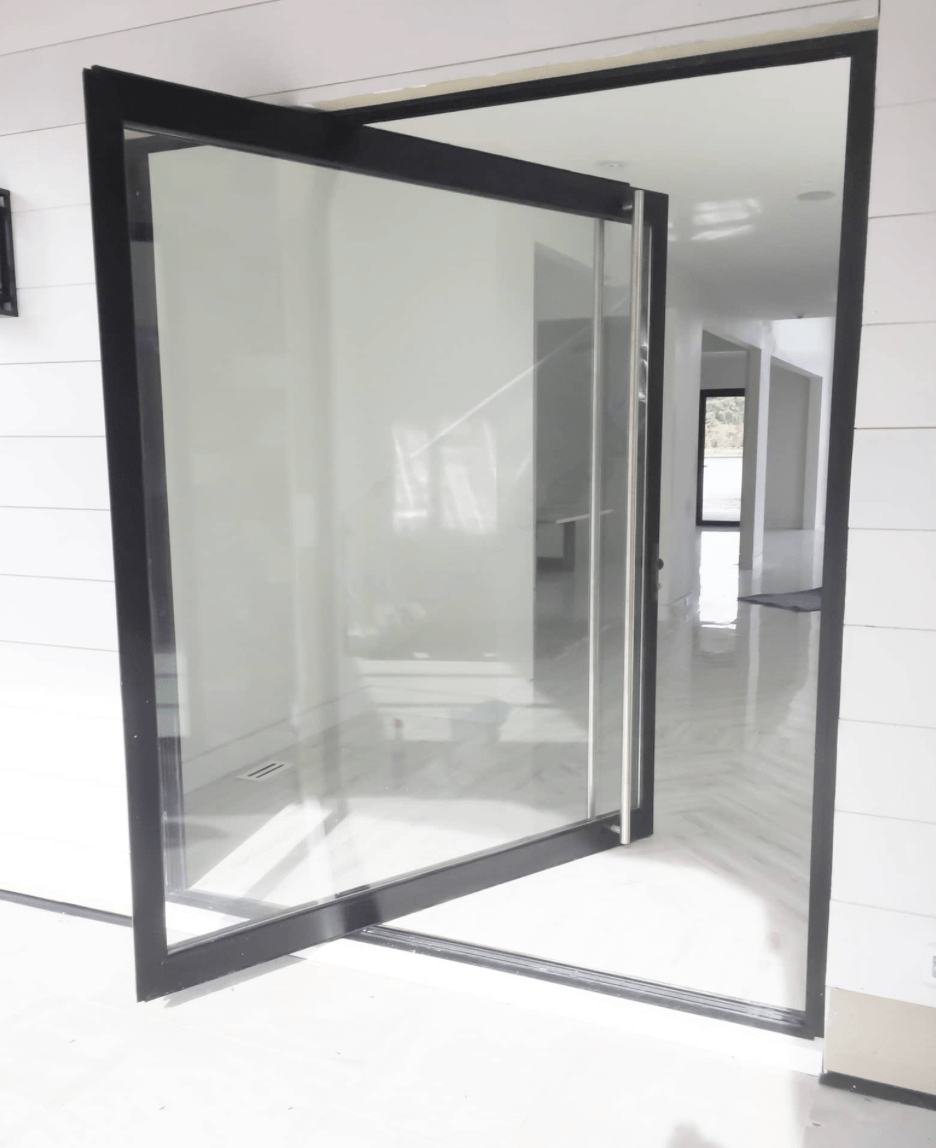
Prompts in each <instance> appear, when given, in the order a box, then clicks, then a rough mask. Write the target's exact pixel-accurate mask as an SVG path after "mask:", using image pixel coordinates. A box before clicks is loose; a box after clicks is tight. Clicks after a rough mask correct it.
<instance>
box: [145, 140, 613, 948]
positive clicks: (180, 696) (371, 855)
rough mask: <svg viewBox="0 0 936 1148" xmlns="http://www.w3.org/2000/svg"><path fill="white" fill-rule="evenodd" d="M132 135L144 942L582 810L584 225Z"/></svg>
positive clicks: (485, 845) (346, 885)
mask: <svg viewBox="0 0 936 1148" xmlns="http://www.w3.org/2000/svg"><path fill="white" fill-rule="evenodd" d="M137 134H138V133H137ZM157 142H161V143H162V144H163V145H166V144H169V141H156V140H150V141H149V142H148V143H147V144H145V145H144V143H143V142H142V141H139V140H137V141H136V143H135V145H134V146H137V147H140V148H143V147H144V146H145V147H146V148H147V154H146V155H145V156H144V157H143V158H142V159H141V160H140V164H141V165H142V166H141V169H140V170H142V171H143V172H144V173H148V182H149V193H150V195H151V204H152V207H151V215H152V219H151V224H152V227H151V231H148V230H147V229H146V228H145V227H143V228H136V229H135V231H134V235H135V241H134V245H133V246H134V261H135V263H134V268H135V276H136V280H137V298H136V300H135V303H136V309H137V321H138V328H139V330H138V336H139V343H140V348H141V351H140V354H141V368H142V373H143V378H144V384H145V386H146V387H148V388H149V390H148V392H147V397H146V399H145V402H146V403H147V405H148V410H147V415H148V417H147V420H146V422H147V427H148V431H147V434H148V441H147V443H146V451H147V459H148V467H149V479H148V481H149V487H150V491H149V493H150V498H151V500H152V504H153V506H154V508H155V510H156V511H157V513H155V514H154V522H155V523H156V526H155V527H154V528H153V530H154V537H153V546H154V549H155V551H156V552H157V553H158V554H161V555H162V556H163V561H162V563H161V564H160V562H159V561H157V562H156V563H155V564H154V568H153V575H152V577H153V591H152V593H153V614H154V619H155V621H156V627H157V630H158V632H159V635H161V637H160V644H161V649H160V651H159V655H158V657H159V663H158V665H157V673H158V675H159V680H160V682H161V686H162V690H163V695H162V697H161V701H160V720H161V734H162V741H161V744H162V747H163V773H164V786H163V788H164V792H165V794H166V817H165V824H166V835H165V836H166V850H167V871H168V874H169V880H170V885H171V890H170V891H171V894H173V895H175V897H176V899H177V897H178V895H179V894H184V893H185V892H186V891H187V892H188V894H189V900H190V901H191V900H196V901H197V900H199V899H200V901H201V903H202V904H206V905H207V904H214V905H215V906H216V907H217V908H218V909H219V913H218V914H214V913H212V914H206V915H200V914H199V913H197V912H196V913H193V912H191V911H190V910H188V909H186V907H185V906H179V905H173V904H170V910H169V920H170V930H171V934H170V935H171V938H172V939H175V940H179V939H180V938H183V937H184V936H186V935H188V936H191V935H193V934H195V935H198V934H204V933H206V932H210V931H212V930H214V929H216V928H218V927H220V926H222V925H223V924H225V923H227V921H228V920H231V919H235V918H238V917H239V918H240V919H244V918H249V917H252V916H260V915H263V914H264V913H267V912H276V911H278V910H280V909H282V908H292V907H295V906H298V905H303V904H308V903H312V902H316V901H321V900H326V899H329V898H331V897H333V896H335V895H337V894H339V893H342V892H345V891H349V890H352V889H356V888H360V887H364V886H372V885H375V884H379V883H381V882H385V881H388V880H391V879H394V878H398V877H400V876H402V875H405V874H410V873H414V872H418V871H420V870H424V869H427V868H429V867H433V866H437V865H439V864H442V863H445V862H449V861H452V860H454V859H457V858H460V857H464V856H467V855H471V854H475V853H478V852H479V851H484V850H488V849H491V848H496V847H500V846H503V845H505V844H509V843H512V842H515V841H518V840H521V839H524V838H527V837H530V836H533V835H537V834H541V833H544V832H548V831H551V830H554V829H556V828H559V827H561V826H564V825H567V824H571V823H574V822H576V821H580V820H583V819H584V818H585V817H586V816H587V803H586V798H587V780H588V763H589V746H588V735H587V731H588V702H589V673H588V658H587V648H588V608H587V607H588V587H589V582H590V577H589V563H588V542H587V540H588V529H589V504H588V490H589V474H590V466H591V455H590V434H589V427H590V409H591V407H590V404H591V384H592V380H591V363H592V307H593V299H594V273H593V251H594V223H593V221H592V220H590V219H585V218H580V217H576V216H571V215H565V214H561V213H555V212H550V211H545V210H540V209H534V208H527V207H521V206H517V205H512V204H506V203H499V202H493V201H489V200H485V199H482V198H478V197H473V196H468V195H463V194H456V193H451V192H445V191H439V190H434V189H426V188H422V187H417V186H413V185H410V184H405V183H399V182H392V181H388V180H383V179H377V178H373V177H366V176H358V175H353V174H347V173H339V172H335V171H330V170H325V169H320V168H317V167H314V166H311V165H307V164H301V163H296V162H292V161H287V160H279V159H273V158H269V157H263V156H257V155H252V154H246V153H241V152H237V151H233V150H228V149H224V148H218V147H207V146H181V147H180V146H178V144H176V145H171V144H170V145H169V147H168V148H167V149H166V150H158V149H156V150H153V145H155V144H156V143H157ZM140 170H137V172H136V174H134V171H133V165H132V164H131V168H130V171H131V174H130V179H131V191H132V193H133V195H134V196H136V195H137V193H138V192H139V190H140V187H141V186H142V184H143V183H145V182H146V181H145V179H144V180H142V181H141V175H140ZM134 210H137V209H136V208H134ZM614 276H619V272H618V271H617V270H615V271H614V275H613V276H612V279H611V280H609V282H611V283H612V285H613V286H614V288H615V290H623V288H622V286H621V283H622V281H620V280H619V278H615V277H614ZM623 282H626V280H625V281H623ZM615 299H616V304H615V306H616V307H618V309H619V312H620V314H621V315H623V311H624V304H625V298H624V295H622V294H618V295H616V296H615ZM615 317H617V313H616V316H615ZM607 337H608V338H611V337H612V336H611V335H610V334H609V335H608V336H607ZM614 337H615V338H616V337H617V336H614ZM157 350H158V370H159V375H158V377H159V380H160V385H161V418H160V417H159V415H160V411H159V402H158V397H157V396H156V391H155V385H154V380H155V378H156V376H155V374H154V364H155V362H156V360H155V357H154V356H155V353H156V352H157ZM611 357H612V358H613V359H615V360H616V359H617V353H616V352H614V353H613V354H612V356H611ZM618 385H619V381H618V382H616V383H615V387H616V386H618ZM616 393H617V392H616V390H615V388H614V387H611V388H609V389H608V395H607V399H606V401H607V402H608V403H609V404H611V405H612V407H613V405H614V404H615V403H616V401H617V400H616V398H615V395H616ZM609 409H611V408H610V407H609ZM612 438H613V436H612ZM615 442H616V440H614V441H612V442H611V443H610V444H609V445H608V446H607V448H606V451H605V455H606V463H605V465H606V467H610V468H611V472H612V473H615V474H616V471H615V469H614V468H615V466H616V463H615V459H616V457H617V453H616V452H617V446H616V445H615ZM160 508H161V509H162V510H163V511H164V515H163V516H162V519H163V522H164V526H163V527H160V526H159V523H160V520H161V515H160V514H159V513H158V512H159V510H160ZM608 509H609V510H613V507H609V508H608ZM612 518H613V514H610V515H609V518H608V521H609V524H610V523H611V520H612ZM611 549H612V548H611V546H610V543H608V545H607V547H606V552H607V553H608V554H610V553H611ZM608 560H609V561H610V559H608ZM615 560H616V561H618V562H619V560H620V559H619V558H617V559H615ZM170 589H171V594H170V593H169V591H170ZM170 611H171V613H170ZM170 623H172V624H170ZM612 807H613V800H612V799H610V798H609V799H608V801H605V802H603V808H612ZM172 900H173V896H170V901H172ZM225 913H226V914H227V915H226V916H225V915H224V914H225Z"/></svg>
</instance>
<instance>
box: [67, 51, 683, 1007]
mask: <svg viewBox="0 0 936 1148" xmlns="http://www.w3.org/2000/svg"><path fill="white" fill-rule="evenodd" d="M84 82H85V101H86V109H87V115H86V119H87V131H88V150H89V163H90V175H91V190H92V221H93V227H94V249H95V267H96V274H97V286H98V305H99V326H100V335H101V358H102V370H103V379H104V399H105V420H106V429H107V451H108V472H109V483H110V496H111V513H112V530H113V539H114V563H115V581H116V594H117V618H118V633H119V651H120V654H119V656H120V672H121V687H122V701H123V719H124V745H125V752H126V760H127V788H128V804H129V812H130V842H131V878H132V882H131V883H132V893H133V923H134V947H135V961H136V975H137V993H138V996H139V998H140V999H141V1000H148V999H152V998H154V997H158V996H163V995H165V994H167V993H170V992H175V991H178V990H180V989H184V988H188V987H190V986H192V985H195V984H198V983H201V982H203V981H206V980H210V979H213V978H215V977H218V976H221V975H224V974H227V973H232V972H237V971H240V970H243V969H245V968H248V967H250V966H252V965H255V964H258V963H261V962H263V961H267V960H271V959H274V958H276V957H279V956H281V955H283V954H286V953H289V952H293V951H295V950H297V949H301V948H306V947H308V946H310V945H313V944H316V943H319V942H321V941H326V940H330V939H334V938H336V937H339V936H345V935H347V934H348V933H350V932H353V931H355V930H360V929H362V928H364V927H366V926H368V925H372V924H374V923H376V922H380V921H385V920H390V919H394V918H396V917H400V916H403V915H405V914H407V913H411V912H415V911H416V910H418V909H419V908H424V907H427V906H428V905H430V904H438V903H440V902H442V901H446V900H450V899H452V898H453V897H458V896H463V895H465V894H467V893H470V892H475V891H477V890H478V889H482V888H485V887H487V886H489V885H492V884H498V883H501V882H503V881H507V880H511V879H515V878H517V877H521V876H525V875H527V874H529V873H533V872H536V871H538V870H541V869H544V868H547V867H549V866H551V865H558V864H562V863H564V862H566V861H570V860H573V859H575V858H578V857H583V856H586V855H588V854H589V853H594V852H597V851H599V850H602V849H606V848H609V847H611V846H613V845H615V844H617V843H618V841H619V833H618V832H617V827H616V826H615V827H614V828H612V824H613V823H614V822H617V821H620V817H619V814H617V813H613V814H608V815H605V816H600V817H597V818H591V819H589V820H583V821H581V822H578V823H576V824H573V825H569V826H567V827H564V828H562V829H560V830H557V831H553V832H550V833H548V834H542V835H537V836H536V837H531V838H527V839H526V840H524V841H521V842H515V843H512V844H511V845H508V846H505V847H503V848H500V849H496V850H489V851H485V852H483V853H479V854H475V855H472V856H469V857H464V858H460V859H458V860H456V861H453V862H449V863H447V864H443V865H440V866H437V867H433V868H432V869H430V870H424V871H422V872H419V873H415V874H411V875H408V876H406V877H404V878H400V879H396V880H389V881H387V882H384V883H381V884H380V885H377V886H367V887H362V888H358V889H354V890H351V891H349V892H347V893H344V894H342V895H340V896H338V897H336V898H333V899H330V900H328V901H326V902H323V903H317V904H306V905H302V906H298V907H295V908H293V907H286V906H273V905H268V904H261V903H257V902H247V901H243V900H241V901H237V900H236V899H232V898H224V897H206V896H204V895H201V896H199V895H195V896H194V897H191V896H186V893H185V890H184V888H179V885H180V884H181V885H183V886H184V871H183V868H182V867H180V866H176V865H175V864H173V863H172V862H173V858H172V856H171V853H172V846H173V844H175V845H176V846H179V845H181V844H182V839H181V837H180V836H179V827H178V824H177V822H178V813H179V809H177V808H176V806H175V805H174V804H173V800H172V795H173V793H174V792H175V794H176V796H177V797H178V795H179V790H178V785H177V784H176V785H175V788H174V783H173V777H174V773H175V765H176V764H177V763H176V762H175V760H174V759H175V758H176V748H175V747H176V745H177V741H178V739H177V737H176V735H175V733H174V732H169V733H165V734H163V735H161V734H160V729H159V721H158V713H157V711H158V709H159V708H161V706H162V705H163V704H165V698H166V691H167V690H169V691H172V690H173V689H174V688H175V685H174V679H173V678H172V676H171V675H169V677H168V680H167V677H166V676H161V680H160V683H159V684H160V688H159V690H157V675H156V669H155V662H156V655H157V654H160V653H164V654H165V653H168V654H169V655H174V648H175V647H174V625H173V619H172V602H171V582H170V580H169V571H168V535H167V528H166V524H165V522H164V521H163V518H164V516H165V498H164V484H165V473H164V469H165V468H164V459H163V453H162V442H161V409H160V394H159V390H160V388H159V360H158V346H157V342H156V339H155V338H154V337H152V336H153V335H154V334H155V331H154V330H148V329H147V327H148V325H149V324H151V323H152V322H154V319H155V315H154V313H153V314H152V315H151V316H149V317H148V318H147V317H146V316H145V315H144V316H142V317H141V314H140V313H139V311H140V310H141V303H140V298H141V296H140V291H139V282H135V279H134V274H135V272H137V273H138V272H139V271H140V267H139V266H136V267H135V266H134V264H133V259H132V255H131V241H132V240H134V239H135V240H137V241H138V242H139V241H141V240H142V241H143V242H144V243H146V242H147V241H151V239H152V215H151V210H150V205H149V196H148V181H147V180H146V179H145V178H143V177H142V175H141V171H142V168H143V167H145V164H142V165H141V164H140V163H139V160H140V159H141V158H143V159H145V157H146V153H147V151H148V150H153V149H154V148H155V149H159V150H162V149H163V148H165V147H166V146H171V147H175V146H178V147H190V146H193V144H194V145H197V144H199V143H207V144H219V145H221V146H225V145H227V146H231V147H234V148H237V149H239V150H246V151H251V152H255V153H257V154H262V155H268V156H274V157H282V158H286V159H291V160H297V161H300V162H308V163H314V164H318V165H321V166H326V167H337V168H341V169H342V170H347V171H355V172H360V173H363V174H369V175H378V176H383V177H386V178H390V179H395V180H403V181H406V182H412V183H416V184H421V185H425V186H431V187H436V188H442V189H448V190H453V191H459V192H465V193H468V194H477V195H483V196H485V197H487V198H493V199H500V200H505V201H509V202H513V203H519V204H526V205H530V206H535V207H541V208H547V209H551V210H559V211H566V212H571V213H574V214H578V215H582V216H586V217H589V218H593V219H602V220H611V221H613V222H619V223H629V222H632V220H633V218H634V202H635V196H634V190H635V189H633V188H631V187H630V186H629V185H628V184H623V183H620V182H618V181H614V180H607V179H600V178H596V177H592V176H584V175H579V174H576V173H572V172H568V171H563V170H558V169H554V168H549V167H544V166H541V165H538V164H531V163H526V162H523V161H519V160H513V159H508V158H505V157H501V156H496V155H489V154H487V153H483V152H477V151H472V150H470V149H466V148H456V147H451V146H449V145H446V144H438V143H434V142H432V141H427V140H422V139H418V138H413V137H408V136H403V135H399V134H397V133H393V132H385V131H380V130H377V129H373V128H368V127H361V126H358V125H355V124H349V123H342V122H340V121H337V120H336V119H335V118H334V117H332V116H331V115H330V114H328V113H321V112H309V111H308V110H303V109H297V108H283V107H277V106H275V105H267V104H263V103H258V102H256V101H252V100H245V99H241V98H239V97H234V96H228V95H222V94H220V93H215V92H210V91H205V90H202V89H198V88H189V87H184V86H182V85H178V84H171V83H166V82H164V81H160V80H152V79H148V78H145V77H141V76H135V75H131V74H128V73H123V72H115V71H112V70H110V69H106V68H93V69H90V70H88V71H86V72H85V73H84ZM128 127H129V128H132V129H137V130H139V131H141V132H143V133H145V132H146V131H147V130H150V131H152V132H154V133H158V136H157V137H156V138H154V139H152V140H149V141H147V140H146V138H145V136H142V137H140V138H137V139H133V140H131V141H129V142H128V141H126V140H125V128H128ZM173 136H176V137H179V138H178V139H175V140H170V142H169V143H168V144H167V137H173ZM131 192H132V194H131ZM643 204H644V209H643V217H644V223H645V227H646V229H647V231H648V232H649V234H650V236H651V250H652V256H651V266H650V274H651V279H652V282H653V285H654V286H653V288H652V289H651V299H650V306H651V313H650V345H649V353H650V358H649V363H650V367H649V374H648V391H649V396H650V398H649V401H648V414H647V422H648V468H647V469H648V473H647V483H648V488H649V491H650V498H651V499H652V500H653V503H652V505H656V504H657V503H658V502H659V498H658V490H659V481H660V473H659V472H660V461H659V450H658V445H659V441H660V428H661V427H662V382H663V379H662V353H663V334H664V332H663V319H664V312H663V307H664V305H665V282H666V241H665V237H666V227H667V197H666V196H665V195H664V194H661V193H657V192H649V191H645V192H644V193H643ZM146 274H147V275H151V269H147V271H146ZM245 290H249V284H245ZM147 294H149V295H151V296H152V299H145V298H144V301H143V303H142V309H143V310H148V309H149V307H150V305H151V303H152V301H153V300H154V298H155V294H154V291H146V292H144V296H145V295H147ZM141 318H142V320H143V324H144V325H143V328H142V329H143V330H144V332H145V335H144V337H143V338H142V339H140V338H138V327H139V324H140V322H141ZM153 428H155V437H154V433H153ZM144 432H145V433H144ZM655 448H657V449H655ZM154 473H155V475H156V479H155V481H153V480H152V477H153V474H154ZM148 480H149V481H148ZM154 491H155V494H154ZM657 536H658V527H657V522H656V518H655V516H654V515H653V514H650V515H648V516H647V519H646V539H647V542H646V553H645V560H646V562H647V564H648V567H649V564H650V563H651V562H654V563H655V554H656V543H657ZM648 581H649V580H648ZM651 584H655V583H651ZM154 587H157V588H159V587H161V592H159V593H158V594H157V601H156V606H155V607H154V606H152V605H151V593H152V592H153V589H154ZM654 598H655V596H654V595H652V594H647V595H645V597H644V618H645V619H646V620H647V621H648V622H650V623H651V624H650V625H648V626H647V633H648V635H649V637H650V641H648V642H646V643H645V644H644V645H643V647H642V656H643V658H644V659H650V658H653V657H655V644H654V642H653V640H652V639H653V636H654V635H655V633H656V626H655V618H656V603H655V600H654ZM648 664H649V662H648V661H646V660H645V662H644V667H646V665H648ZM642 706H643V713H645V714H650V715H652V713H653V697H652V691H649V692H648V691H644V697H643V698H642ZM652 747H653V739H652V726H651V736H648V737H645V739H644V752H645V758H644V761H642V762H641V763H640V768H642V769H645V763H646V764H647V765H648V766H649V765H650V763H652ZM644 781H645V784H644V787H643V790H644V794H645V795H646V800H645V801H644V802H642V803H641V807H640V808H639V809H638V810H635V811H634V813H633V815H632V832H633V837H634V839H637V838H639V837H641V836H646V835H647V834H648V833H649V832H650V831H651V828H652V794H653V779H652V773H651V772H649V771H645V773H644ZM167 793H168V795H169V802H168V814H167V806H166V803H165V802H164V796H165V795H166V794H167ZM174 822H175V824H174ZM167 845H168V846H169V847H170V857H169V858H168V862H167V857H166V846H167ZM167 895H168V896H169V897H171V898H172V899H173V900H179V901H187V902H188V903H194V904H201V905H203V906H205V907H211V908H215V909H224V910H227V911H228V912H229V913H230V914H231V915H234V916H237V915H245V916H249V917H253V918H254V919H252V920H249V921H248V922H247V923H246V924H238V925H234V926H231V927H229V928H225V929H221V930H219V931H216V932H212V933H211V934H209V935H207V936H205V937H199V938H196V939H193V940H188V941H185V942H183V943H181V944H178V945H173V946H172V947H171V948H170V946H169V944H168V938H167V932H166V900H167Z"/></svg>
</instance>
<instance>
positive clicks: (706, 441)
mask: <svg viewBox="0 0 936 1148" xmlns="http://www.w3.org/2000/svg"><path fill="white" fill-rule="evenodd" d="M702 417H703V420H704V421H703V426H702V436H701V437H702V521H703V522H713V523H716V522H723V523H732V524H733V525H735V526H737V525H738V524H739V523H740V522H741V468H742V459H743V455H744V395H706V396H705V406H704V410H703V415H702Z"/></svg>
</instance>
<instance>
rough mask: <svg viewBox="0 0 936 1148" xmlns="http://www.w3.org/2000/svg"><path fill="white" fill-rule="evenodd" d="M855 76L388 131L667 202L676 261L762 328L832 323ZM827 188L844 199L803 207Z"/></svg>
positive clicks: (591, 103) (841, 67) (597, 100)
mask: <svg viewBox="0 0 936 1148" xmlns="http://www.w3.org/2000/svg"><path fill="white" fill-rule="evenodd" d="M848 72H849V62H848V60H830V61H827V62H822V63H816V64H798V65H795V66H790V67H778V68H764V69H759V70H757V71H747V72H735V73H730V74H725V75H719V76H700V77H696V78H693V79H686V80H671V81H666V82H664V83H657V84H644V85H641V86H638V87H633V88H622V89H616V90H611V91H605V92H594V93H588V94H584V95H575V96H563V97H560V98H557V99H550V100H539V101H533V102H527V103H520V104H512V105H506V106H504V107H494V108H481V109H478V110H473V111H463V112H450V113H446V114H444V115H436V116H424V117H420V118H418V119H410V120H398V121H395V122H393V123H388V124H385V125H382V126H384V127H387V128H390V129H392V130H397V131H402V132H407V133H409V134H411V135H421V136H426V137H428V138H430V139H438V140H444V141H446V142H449V143H456V144H461V145H463V146H466V147H473V148H479V149H481V150H484V151H492V152H499V153H502V154H505V155H513V156H517V157H519V158H521V159H529V160H533V161H535V162H538V163H545V164H550V165H552V166H554V167H564V168H571V169H572V170H575V171H582V172H589V173H591V174H594V175H604V176H610V177H611V178H614V179H622V180H625V181H627V182H628V183H631V184H634V185H635V186H637V187H644V188H648V189H651V190H653V191H663V192H666V193H667V194H668V195H669V196H670V221H671V222H670V258H671V260H673V261H674V262H675V263H677V264H680V265H682V266H685V267H687V268H688V269H689V270H690V271H691V272H693V273H694V274H695V276H696V277H697V278H698V279H699V280H700V281H701V283H702V284H703V286H704V285H705V284H711V285H712V286H713V287H714V288H716V289H717V292H718V295H719V297H720V298H724V299H726V300H727V301H728V302H730V304H731V305H733V306H735V307H737V309H738V310H739V311H740V312H741V313H742V314H747V315H752V316H755V317H757V318H764V319H776V318H791V317H793V316H795V315H800V314H803V315H807V316H812V315H831V314H833V313H834V310H835V293H836V270H837V263H838V244H839V224H840V215H841V206H842V177H843V171H844V161H845V120H846V112H847V104H848ZM603 160H624V161H625V162H626V167H624V168H623V169H622V170H620V171H617V170H614V171H608V170H606V169H604V168H602V167H600V166H599V164H600V163H601V161H603ZM817 190H828V191H834V192H835V196H834V198H832V199H828V200H824V201H818V202H802V201H800V200H798V199H797V198H796V196H797V194H798V193H800V192H803V191H817Z"/></svg>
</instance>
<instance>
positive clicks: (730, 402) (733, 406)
mask: <svg viewBox="0 0 936 1148" xmlns="http://www.w3.org/2000/svg"><path fill="white" fill-rule="evenodd" d="M743 447H744V395H724V396H721V397H719V398H712V399H707V400H706V403H705V453H706V454H720V455H736V454H740V453H741V451H742V449H743Z"/></svg>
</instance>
